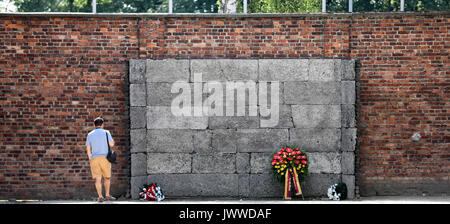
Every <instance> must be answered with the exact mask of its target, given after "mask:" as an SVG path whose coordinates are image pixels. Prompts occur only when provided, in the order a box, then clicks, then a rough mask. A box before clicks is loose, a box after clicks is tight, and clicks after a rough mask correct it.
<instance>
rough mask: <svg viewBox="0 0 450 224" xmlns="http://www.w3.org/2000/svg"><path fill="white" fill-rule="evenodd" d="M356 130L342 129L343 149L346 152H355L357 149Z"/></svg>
mask: <svg viewBox="0 0 450 224" xmlns="http://www.w3.org/2000/svg"><path fill="white" fill-rule="evenodd" d="M356 131H357V129H356V128H342V129H341V132H342V138H341V139H342V140H341V148H342V151H344V152H353V151H355V147H356Z"/></svg>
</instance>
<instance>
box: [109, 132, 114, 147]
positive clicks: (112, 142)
mask: <svg viewBox="0 0 450 224" xmlns="http://www.w3.org/2000/svg"><path fill="white" fill-rule="evenodd" d="M108 140H109V141H108V142H109V147H111V148H112V147H114V139H113V138H112V136H111V133H109V131H108ZM111 150H112V149H111Z"/></svg>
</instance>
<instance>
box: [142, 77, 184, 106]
mask: <svg viewBox="0 0 450 224" xmlns="http://www.w3.org/2000/svg"><path fill="white" fill-rule="evenodd" d="M172 85H173V83H172V82H171V83H168V82H149V83H147V105H148V106H171V105H172V100H173V99H174V98H175V97H176V96H177V95H179V93H171V88H172ZM191 102H192V101H191Z"/></svg>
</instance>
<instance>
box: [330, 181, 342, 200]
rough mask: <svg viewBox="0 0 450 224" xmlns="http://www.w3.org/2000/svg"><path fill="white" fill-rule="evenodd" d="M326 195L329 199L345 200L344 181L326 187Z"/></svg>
mask: <svg viewBox="0 0 450 224" xmlns="http://www.w3.org/2000/svg"><path fill="white" fill-rule="evenodd" d="M327 195H328V198H329V199H330V200H334V201H339V200H345V199H346V198H347V185H345V183H338V184H333V185H331V187H330V188H328V194H327Z"/></svg>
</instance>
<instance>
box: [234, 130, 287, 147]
mask: <svg viewBox="0 0 450 224" xmlns="http://www.w3.org/2000/svg"><path fill="white" fill-rule="evenodd" d="M288 138H289V133H288V130H287V129H238V130H237V147H238V152H274V151H275V150H277V149H280V148H281V147H282V146H283V145H286V144H287V143H288Z"/></svg>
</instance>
